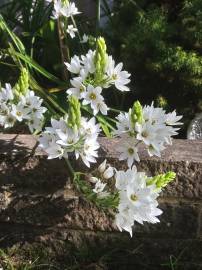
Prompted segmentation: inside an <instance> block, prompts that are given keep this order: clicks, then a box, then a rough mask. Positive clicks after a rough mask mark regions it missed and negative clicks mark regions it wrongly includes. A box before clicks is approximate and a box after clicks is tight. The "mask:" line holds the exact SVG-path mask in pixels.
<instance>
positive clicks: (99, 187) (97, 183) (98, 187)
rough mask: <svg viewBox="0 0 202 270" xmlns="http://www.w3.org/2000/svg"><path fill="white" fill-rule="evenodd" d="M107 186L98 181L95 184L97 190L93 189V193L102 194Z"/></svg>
mask: <svg viewBox="0 0 202 270" xmlns="http://www.w3.org/2000/svg"><path fill="white" fill-rule="evenodd" d="M105 186H106V184H104V183H102V182H101V180H98V181H97V182H96V184H95V188H94V189H93V192H95V193H101V192H102V191H103V190H104V188H105Z"/></svg>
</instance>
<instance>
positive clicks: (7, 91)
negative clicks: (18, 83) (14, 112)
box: [0, 83, 14, 102]
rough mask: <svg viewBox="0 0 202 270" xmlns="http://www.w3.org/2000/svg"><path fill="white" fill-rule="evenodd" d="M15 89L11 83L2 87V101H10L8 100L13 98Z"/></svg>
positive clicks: (0, 90) (0, 94)
mask: <svg viewBox="0 0 202 270" xmlns="http://www.w3.org/2000/svg"><path fill="white" fill-rule="evenodd" d="M13 98H14V96H13V90H12V87H11V85H10V83H6V84H5V88H3V87H2V88H1V89H0V101H1V102H2V101H8V100H13Z"/></svg>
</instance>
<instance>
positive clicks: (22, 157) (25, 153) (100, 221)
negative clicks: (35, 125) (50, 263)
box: [0, 135, 202, 269]
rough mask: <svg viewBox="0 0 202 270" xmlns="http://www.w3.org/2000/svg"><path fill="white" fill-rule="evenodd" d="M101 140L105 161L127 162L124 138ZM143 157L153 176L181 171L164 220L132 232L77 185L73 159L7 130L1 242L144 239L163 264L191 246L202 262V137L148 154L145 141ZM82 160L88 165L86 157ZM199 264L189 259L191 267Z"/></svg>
mask: <svg viewBox="0 0 202 270" xmlns="http://www.w3.org/2000/svg"><path fill="white" fill-rule="evenodd" d="M100 143H101V149H100V155H99V162H101V161H102V160H104V159H105V158H107V159H108V161H109V162H110V163H111V165H112V166H115V167H116V168H118V169H124V168H126V163H125V162H121V161H119V160H118V157H119V153H118V152H117V145H118V144H119V143H120V141H119V140H118V139H112V140H110V139H106V138H100ZM140 157H141V160H142V161H141V162H140V163H139V164H138V165H137V166H138V168H139V170H143V171H146V172H147V173H148V174H149V175H154V174H158V173H164V172H166V171H168V170H173V171H175V172H176V173H177V178H176V180H175V181H174V182H173V183H172V184H171V185H169V186H168V187H167V188H166V189H165V191H164V192H163V194H162V196H161V198H160V200H159V202H160V208H162V209H163V211H164V213H163V214H162V216H161V217H160V219H161V223H159V224H155V225H148V224H145V226H140V225H137V224H136V225H135V232H134V237H133V238H132V239H131V238H130V237H129V236H128V234H126V233H119V232H118V230H117V228H116V227H115V226H114V224H113V221H112V219H111V217H110V216H109V214H107V213H105V212H103V211H100V210H98V209H97V208H96V207H95V206H93V205H91V204H90V203H88V202H86V201H85V200H84V199H82V198H81V197H80V196H79V194H78V193H77V192H76V191H74V190H73V189H72V187H71V184H70V183H71V181H69V180H70V179H69V174H68V169H67V167H66V165H65V163H64V162H63V161H62V160H47V156H46V154H45V153H44V152H43V151H41V150H40V149H39V148H38V147H37V143H36V140H35V139H34V138H33V137H32V136H28V135H20V136H18V135H0V239H1V241H0V247H9V246H13V245H17V244H19V243H20V244H22V246H24V245H25V246H26V245H33V243H38V244H39V243H42V244H43V245H45V246H47V247H48V248H49V249H51V250H52V251H53V250H55V251H56V248H55V245H57V250H59V249H61V250H63V251H64V248H63V246H64V245H69V244H71V245H73V246H74V247H75V248H79V247H81V246H82V245H84V244H85V245H86V246H88V247H92V248H93V247H95V246H97V247H98V246H103V247H104V246H106V247H108V246H110V245H111V246H113V245H114V246H115V247H119V246H121V245H122V244H123V246H124V245H125V246H127V247H129V246H130V248H131V249H136V248H137V247H138V245H143V251H142V252H143V253H145V254H149V257H150V258H153V259H154V266H155V263H156V262H157V261H159V260H161V262H163V261H164V259H165V258H166V255H168V254H170V252H172V251H175V254H176V253H177V252H180V249H181V248H183V247H184V246H186V245H190V246H193V248H191V251H190V253H192V256H195V254H198V255H197V256H198V257H197V256H195V257H196V259H195V261H196V262H198V261H201V260H202V258H201V257H200V255H199V247H202V243H201V239H202V141H187V140H174V143H173V145H172V146H170V147H168V149H167V150H165V151H164V152H163V154H162V159H159V158H154V157H153V158H150V157H148V155H147V154H146V151H145V149H144V147H143V146H141V147H140ZM75 165H76V166H77V168H78V170H81V169H85V170H86V168H84V166H83V165H81V163H80V162H76V163H75ZM200 250H201V249H200ZM55 251H54V252H55ZM159 254H161V256H159ZM162 254H163V255H162ZM193 254H194V255H193ZM187 256H188V257H190V256H191V255H190V254H188V255H187ZM195 257H194V258H195ZM191 262H192V260H191ZM150 264H151V268H150V269H153V268H152V267H153V266H152V263H150ZM128 265H129V266H128V268H127V269H130V267H131V269H133V267H134V261H131V262H130V261H128ZM130 265H131V266H130ZM191 266H193V264H192V263H191V264H190V263H188V261H187V269H192V268H191ZM120 269H124V268H123V267H122V268H120ZM141 269H144V267H143V266H142V268H141ZM154 269H155V268H154ZM193 269H195V268H193Z"/></svg>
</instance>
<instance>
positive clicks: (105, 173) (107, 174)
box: [98, 159, 114, 179]
mask: <svg viewBox="0 0 202 270" xmlns="http://www.w3.org/2000/svg"><path fill="white" fill-rule="evenodd" d="M98 172H99V173H100V174H101V175H102V177H103V178H104V179H109V178H111V177H112V176H113V175H114V168H113V167H111V166H109V165H107V160H106V159H105V160H104V161H103V162H102V163H101V164H100V165H99V167H98Z"/></svg>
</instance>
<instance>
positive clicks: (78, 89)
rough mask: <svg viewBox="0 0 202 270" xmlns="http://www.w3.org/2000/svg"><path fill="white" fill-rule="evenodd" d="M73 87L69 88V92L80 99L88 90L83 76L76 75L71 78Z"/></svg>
mask: <svg viewBox="0 0 202 270" xmlns="http://www.w3.org/2000/svg"><path fill="white" fill-rule="evenodd" d="M70 82H71V85H72V86H73V87H72V88H69V89H68V90H67V92H66V93H67V94H69V95H73V96H76V97H77V98H78V99H81V98H82V97H83V95H84V93H85V91H86V87H85V85H84V84H83V78H81V77H76V78H74V79H72V80H70Z"/></svg>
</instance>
